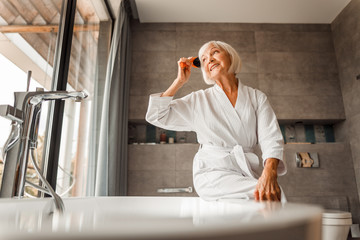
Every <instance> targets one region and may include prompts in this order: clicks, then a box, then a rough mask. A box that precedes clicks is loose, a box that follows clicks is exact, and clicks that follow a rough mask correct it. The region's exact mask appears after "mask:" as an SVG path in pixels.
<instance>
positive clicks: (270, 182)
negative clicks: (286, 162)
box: [254, 158, 281, 202]
mask: <svg viewBox="0 0 360 240" xmlns="http://www.w3.org/2000/svg"><path fill="white" fill-rule="evenodd" d="M278 165H279V160H278V159H276V158H269V159H267V160H266V164H265V167H264V170H263V172H262V174H261V176H260V178H259V180H258V183H257V185H256V188H255V192H254V196H255V200H256V201H276V202H279V201H280V200H281V190H280V187H279V184H278V182H277V167H278Z"/></svg>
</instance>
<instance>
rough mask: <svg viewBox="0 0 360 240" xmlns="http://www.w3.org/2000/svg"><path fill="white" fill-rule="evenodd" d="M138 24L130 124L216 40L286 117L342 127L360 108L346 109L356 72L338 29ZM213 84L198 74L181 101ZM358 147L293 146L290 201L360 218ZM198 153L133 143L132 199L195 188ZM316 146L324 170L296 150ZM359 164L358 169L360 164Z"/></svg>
mask: <svg viewBox="0 0 360 240" xmlns="http://www.w3.org/2000/svg"><path fill="white" fill-rule="evenodd" d="M131 27H132V39H133V48H132V52H133V55H132V73H131V87H130V110H129V111H130V112H129V118H130V119H144V117H145V113H146V108H147V104H148V99H149V95H150V94H151V93H156V92H162V91H164V90H165V89H166V88H167V87H168V86H169V85H170V84H171V83H172V81H173V80H174V79H175V77H176V74H177V66H176V62H177V61H178V59H179V58H180V57H183V56H196V55H197V51H198V49H199V47H200V46H201V45H202V44H203V43H205V42H206V41H209V40H214V39H216V40H223V41H226V42H228V43H229V44H231V45H232V46H234V47H235V49H236V50H237V51H238V52H239V54H240V57H241V58H242V61H243V68H242V72H241V73H240V74H239V76H240V79H241V81H242V82H243V83H244V84H246V85H249V86H251V87H254V88H258V89H260V90H261V91H263V92H265V93H266V94H267V95H268V97H269V100H270V102H271V104H272V106H273V108H274V110H275V112H276V114H277V117H278V119H279V120H310V121H316V120H321V121H324V120H325V121H328V122H329V121H330V122H334V123H335V122H339V121H341V120H344V119H345V111H348V109H355V108H351V106H346V107H345V111H344V102H345V101H349V99H348V98H349V97H344V102H343V98H342V93H343V92H344V91H341V90H340V83H339V73H340V75H341V74H348V72H349V71H350V70H348V71H340V72H338V64H337V60H339V59H337V58H336V57H337V56H336V55H335V50H334V44H333V39H332V32H331V28H332V27H333V26H331V25H324V24H233V23H221V24H213V23H212V24H207V23H201V24H199V23H196V24H195V23H169V24H159V23H147V24H140V23H139V22H137V21H133V22H132V25H131ZM358 32H359V31H358ZM335 45H336V41H335ZM336 54H337V52H336ZM344 54H345V53H344ZM348 62H351V61H348ZM341 66H342V65H339V67H340V69H341ZM358 66H360V65H358ZM353 68H354V66H353ZM340 77H341V76H340ZM342 84H343V83H342ZM207 87H209V86H208V85H206V84H205V83H204V82H203V80H202V75H201V71H200V70H199V69H194V70H193V71H192V76H191V79H190V81H189V82H188V83H187V84H186V85H185V86H184V87H183V88H182V89H181V90H180V91H179V92H178V93H177V95H176V96H175V97H181V96H184V95H186V94H188V93H190V92H191V91H196V90H197V89H200V88H207ZM349 89H351V86H350V87H349ZM349 91H350V90H349ZM358 92H359V91H358ZM354 95H355V94H354ZM353 97H354V96H353ZM353 97H352V98H353ZM358 102H359V101H358ZM358 109H360V108H358ZM357 118H359V117H357ZM355 120H356V118H354V119H353V120H352V121H353V122H355ZM358 120H360V119H358ZM347 121H348V120H347ZM347 121H343V122H341V123H339V124H338V126H342V129H343V131H342V132H344V133H345V134H344V133H343V134H338V138H339V139H341V140H343V139H345V136H346V131H347V130H348V128H347V124H346V122H347ZM348 125H351V124H348ZM338 129H340V128H338ZM354 130H355V129H354ZM357 130H359V128H357ZM357 139H359V137H357ZM358 141H360V140H358ZM352 144H356V142H355V141H353V142H350V143H346V142H345V143H334V144H331V145H328V144H316V145H306V146H300V145H293V146H290V145H286V151H285V158H286V159H288V160H289V163H290V165H289V172H288V174H287V175H286V176H284V177H281V178H280V183H281V184H282V185H283V187H284V190H285V192H286V193H287V196H288V198H289V200H291V201H302V202H312V203H319V204H322V205H323V206H325V207H329V208H338V209H343V210H351V211H352V212H353V214H354V217H355V220H356V221H358V215H359V214H358V196H357V191H356V186H355V185H354V182H355V181H354V179H355V177H354V168H353V165H352V159H351V154H349V152H350V146H351V145H352ZM358 146H360V144H358ZM197 148H198V145H197V144H184V145H183V144H175V145H169V144H166V145H153V146H146V145H129V183H128V186H129V192H128V194H129V195H158V193H156V189H157V188H163V187H187V186H192V171H191V170H192V159H193V156H194V155H195V153H196V151H197ZM308 148H309V151H310V150H311V151H318V152H319V157H320V168H319V169H298V168H296V167H295V160H294V154H295V150H296V149H302V150H307V149H308ZM357 149H358V148H357ZM358 153H359V154H360V150H358ZM353 154H354V150H353ZM148 165H149V166H148ZM356 166H357V171H358V170H359V166H360V164H357V165H356ZM193 195H196V193H194V194H193ZM183 196H191V194H190V195H189V194H183Z"/></svg>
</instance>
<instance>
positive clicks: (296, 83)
mask: <svg viewBox="0 0 360 240" xmlns="http://www.w3.org/2000/svg"><path fill="white" fill-rule="evenodd" d="M259 88H260V90H261V91H263V92H265V93H266V94H268V95H275V96H324V95H325V96H341V90H340V86H339V78H338V74H336V73H267V74H262V73H261V74H259ZM329 104H331V105H332V103H329Z"/></svg>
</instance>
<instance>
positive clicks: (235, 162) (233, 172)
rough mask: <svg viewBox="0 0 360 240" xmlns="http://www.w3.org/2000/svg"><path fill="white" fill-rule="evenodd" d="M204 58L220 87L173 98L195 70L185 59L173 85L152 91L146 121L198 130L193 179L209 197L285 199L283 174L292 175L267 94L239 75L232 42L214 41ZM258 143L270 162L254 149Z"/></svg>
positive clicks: (209, 78) (208, 78) (209, 76)
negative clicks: (243, 82)
mask: <svg viewBox="0 0 360 240" xmlns="http://www.w3.org/2000/svg"><path fill="white" fill-rule="evenodd" d="M198 56H199V58H200V61H201V70H202V73H203V77H204V80H205V82H206V83H208V84H214V86H213V87H211V88H208V89H205V90H199V91H196V92H192V93H190V94H189V95H187V96H185V97H183V98H181V99H176V100H173V96H174V95H175V93H176V92H177V91H178V90H179V89H180V88H181V87H182V86H183V85H184V84H185V83H186V82H187V81H188V80H189V78H190V73H191V62H190V59H191V58H189V59H187V58H181V59H180V60H179V61H178V75H177V78H176V79H175V80H174V82H173V83H172V84H171V86H170V87H169V88H168V89H167V90H166V91H165V92H163V93H158V94H152V95H150V101H149V107H148V111H147V114H146V120H147V121H148V122H150V123H151V124H153V125H155V126H158V127H160V128H165V129H169V130H175V131H195V132H196V133H197V138H198V142H199V143H200V148H199V151H198V152H197V154H196V155H195V158H194V164H193V180H194V186H195V189H196V191H197V193H198V194H199V196H200V197H202V198H203V199H206V200H218V199H223V198H245V199H253V198H255V200H257V201H280V200H282V201H284V200H285V199H284V196H281V190H280V187H279V185H278V182H277V176H278V175H283V174H285V173H286V167H285V164H284V162H283V160H282V158H283V138H282V135H281V131H280V129H279V126H278V123H277V120H276V116H275V114H274V111H273V110H272V108H271V106H270V104H269V102H268V100H267V98H266V96H265V94H264V93H262V92H261V91H259V90H256V89H253V88H250V87H247V86H245V85H243V84H242V83H241V82H240V81H239V79H237V78H236V74H237V73H239V72H240V68H241V60H240V57H239V55H238V54H237V52H236V51H235V50H234V49H233V48H232V47H231V46H230V45H229V44H226V43H224V42H220V41H210V42H208V43H205V44H204V45H203V46H202V47H201V48H200V50H199V55H198ZM181 63H186V67H184V68H181ZM257 143H258V144H259V145H260V147H261V150H262V153H263V154H262V158H263V159H264V161H260V160H259V159H258V157H257V156H256V155H255V154H254V153H253V148H254V146H255V145H256V144H257ZM260 164H263V166H264V169H263V171H262V172H261V168H260Z"/></svg>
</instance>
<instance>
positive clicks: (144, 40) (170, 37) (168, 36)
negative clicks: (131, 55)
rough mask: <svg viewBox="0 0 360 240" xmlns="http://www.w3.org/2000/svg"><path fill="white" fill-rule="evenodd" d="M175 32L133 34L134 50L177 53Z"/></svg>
mask: <svg viewBox="0 0 360 240" xmlns="http://www.w3.org/2000/svg"><path fill="white" fill-rule="evenodd" d="M175 48H176V41H175V31H174V32H170V31H141V32H140V31H139V32H133V33H132V50H133V52H137V51H150V52H153V51H175Z"/></svg>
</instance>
